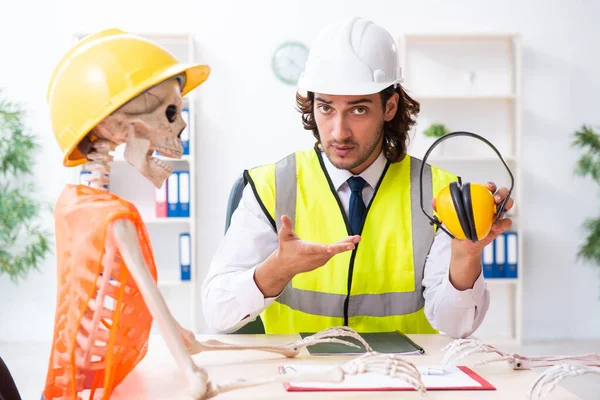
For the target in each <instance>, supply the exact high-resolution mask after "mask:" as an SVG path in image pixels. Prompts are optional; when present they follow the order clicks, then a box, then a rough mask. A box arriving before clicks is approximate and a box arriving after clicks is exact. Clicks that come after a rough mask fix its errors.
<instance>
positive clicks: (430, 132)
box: [423, 123, 450, 155]
mask: <svg viewBox="0 0 600 400" xmlns="http://www.w3.org/2000/svg"><path fill="white" fill-rule="evenodd" d="M448 133H450V131H449V130H448V129H447V128H446V126H445V125H444V124H439V123H435V124H431V125H429V127H428V128H427V129H425V131H424V132H423V135H425V137H428V138H432V139H433V141H436V140H437V139H438V138H440V137H442V136H444V135H446V134H448ZM431 144H433V142H432V143H431ZM431 144H430V145H431ZM444 144H445V143H444V142H442V143H440V144H438V145H437V146H436V148H435V149H434V150H433V151H432V155H433V154H435V153H437V154H438V155H442V154H443V152H444ZM436 150H437V151H436Z"/></svg>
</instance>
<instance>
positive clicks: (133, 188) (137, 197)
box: [73, 32, 198, 331]
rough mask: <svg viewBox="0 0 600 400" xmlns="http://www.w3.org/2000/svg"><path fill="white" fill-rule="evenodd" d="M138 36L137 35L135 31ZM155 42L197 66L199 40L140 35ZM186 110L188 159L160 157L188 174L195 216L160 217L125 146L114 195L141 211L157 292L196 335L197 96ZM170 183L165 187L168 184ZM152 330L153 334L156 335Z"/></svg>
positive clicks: (114, 168)
mask: <svg viewBox="0 0 600 400" xmlns="http://www.w3.org/2000/svg"><path fill="white" fill-rule="evenodd" d="M133 33H136V32H133ZM87 34H88V33H81V34H75V35H74V37H73V41H74V43H75V42H77V41H79V40H81V39H83V38H84V37H85V36H87ZM136 34H138V35H140V36H142V37H144V38H148V39H151V40H153V41H155V42H157V43H158V44H160V45H162V46H163V47H164V48H166V49H167V50H168V51H170V52H171V53H172V54H173V55H174V56H175V57H176V58H177V59H178V60H179V61H180V62H182V63H194V62H196V60H195V58H196V54H195V41H194V38H193V36H191V35H188V34H165V35H162V34H149V33H136ZM183 100H184V107H183V108H184V109H185V108H187V109H188V111H189V121H187V122H188V128H187V129H188V132H189V154H184V155H183V156H182V157H181V159H179V160H173V159H169V158H167V157H164V156H160V155H158V156H156V155H155V157H157V158H159V159H161V160H164V161H166V162H168V163H170V164H171V165H172V166H173V169H174V171H186V172H189V182H190V187H189V189H190V192H189V194H190V202H189V203H190V212H189V217H157V216H156V210H155V188H154V186H153V185H152V184H151V183H150V182H149V181H148V180H146V178H144V177H143V176H142V175H141V174H140V173H139V172H138V171H137V170H136V169H135V168H134V167H132V166H131V165H129V164H128V163H127V161H126V160H125V159H124V157H123V150H124V146H123V145H121V146H119V147H117V149H116V150H115V152H114V153H113V155H114V161H113V162H112V163H111V175H110V176H111V177H110V187H109V190H110V191H111V192H112V193H115V194H117V195H118V196H120V197H122V198H124V199H126V200H128V201H130V202H132V203H133V204H134V205H135V206H136V207H137V209H138V211H139V212H140V214H141V216H142V219H143V220H144V223H145V225H146V229H147V231H148V234H149V236H150V241H151V244H152V249H153V251H154V256H155V261H156V268H157V275H158V288H159V290H160V292H161V294H162V295H163V297H164V299H165V301H166V303H167V305H168V307H169V309H170V311H171V313H172V314H173V316H174V317H175V319H176V320H177V321H178V322H179V323H181V325H182V326H184V327H185V328H187V329H190V330H192V331H194V330H195V329H196V323H197V321H196V320H197V304H198V301H197V298H198V295H197V292H196V291H197V287H198V282H197V280H198V266H197V261H196V260H197V255H196V246H195V242H196V238H197V227H196V220H197V219H196V207H195V198H196V181H197V176H196V168H195V160H196V157H197V155H196V151H197V146H196V140H195V135H194V131H195V127H196V114H197V112H196V100H195V91H192V92H191V93H189V94H188V95H186V96H185V97H184V99H183ZM80 172H81V167H76V168H74V176H73V182H74V183H79V182H80ZM165 184H166V182H165ZM181 233H189V235H190V279H189V280H182V279H181V271H180V263H179V257H180V252H179V235H180V234H181ZM156 329H157V328H156V327H153V330H156Z"/></svg>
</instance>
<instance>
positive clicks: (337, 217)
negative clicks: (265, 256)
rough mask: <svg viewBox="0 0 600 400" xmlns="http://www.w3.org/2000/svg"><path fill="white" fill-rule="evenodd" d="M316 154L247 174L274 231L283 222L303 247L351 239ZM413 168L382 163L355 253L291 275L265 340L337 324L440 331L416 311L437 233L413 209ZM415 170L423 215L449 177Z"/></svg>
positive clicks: (408, 162) (266, 314) (267, 322)
mask: <svg viewBox="0 0 600 400" xmlns="http://www.w3.org/2000/svg"><path fill="white" fill-rule="evenodd" d="M322 157H325V155H324V154H322V153H321V151H320V150H318V149H316V148H315V149H312V150H306V151H299V152H296V153H292V154H290V155H289V156H287V157H286V158H284V159H282V160H280V161H278V162H276V163H273V164H268V165H263V166H260V167H257V168H253V169H250V170H247V171H245V177H246V179H247V180H248V182H249V184H250V185H251V186H252V189H253V191H254V194H255V195H256V197H257V199H258V200H259V203H260V205H261V207H262V209H263V211H264V212H265V214H266V216H267V218H268V219H269V220H270V221H271V224H272V225H273V229H274V230H275V231H279V229H280V225H281V222H280V221H281V220H280V218H281V216H282V215H287V216H289V217H290V219H291V220H292V225H293V229H294V231H295V232H296V234H297V235H298V236H299V237H300V238H301V239H303V240H307V241H311V242H318V243H325V244H330V243H334V242H337V241H338V240H340V239H343V238H344V237H346V236H347V235H350V234H351V231H350V225H349V222H348V218H347V216H346V214H345V212H344V209H343V207H342V205H341V202H340V200H339V198H338V196H337V191H336V190H335V188H334V187H333V184H332V183H331V179H330V178H329V176H328V174H327V172H326V169H325V165H324V164H323V159H322ZM420 169H421V161H420V160H418V159H416V158H413V157H410V156H406V157H405V158H404V159H403V160H402V161H400V162H397V163H389V162H388V163H387V164H386V167H385V169H384V172H383V174H382V177H381V178H380V180H379V182H378V184H377V187H376V188H375V192H374V195H373V198H372V200H371V202H370V204H369V205H368V208H367V213H366V216H365V221H364V225H363V228H362V232H361V233H360V235H361V241H360V242H359V243H358V245H357V246H356V248H355V249H354V250H353V251H348V252H345V253H341V254H338V255H336V256H334V257H332V258H331V259H330V260H329V261H328V262H327V263H326V264H325V265H324V266H322V267H320V268H317V269H316V270H314V271H310V272H306V273H301V274H298V275H296V276H295V277H294V278H293V279H292V280H291V281H290V283H289V284H288V285H287V286H286V288H285V290H284V291H283V293H282V294H281V295H280V296H279V297H278V298H277V299H276V300H275V301H274V302H273V303H272V304H271V305H270V306H269V307H267V308H266V309H265V310H264V311H263V312H262V313H261V318H262V320H263V323H264V326H265V331H266V333H277V334H285V333H298V332H316V331H319V330H322V329H326V328H330V327H332V326H340V325H347V326H349V327H351V328H353V329H355V330H356V331H358V332H388V331H395V330H399V331H401V332H404V333H438V332H437V331H436V330H435V329H434V328H433V327H432V326H431V324H430V323H429V321H428V320H427V318H426V317H425V313H424V310H423V307H424V303H425V301H424V298H423V290H424V288H423V286H422V280H423V271H424V268H425V259H426V257H427V254H428V252H429V248H430V247H431V244H432V243H433V238H434V235H435V229H434V227H432V226H431V224H430V222H429V220H428V219H427V218H426V217H425V215H423V212H422V210H421V203H420V200H419V195H420V191H419V172H420ZM423 172H424V173H423V198H424V200H423V205H424V207H426V208H425V209H426V210H427V211H428V212H429V213H431V211H432V210H431V199H432V198H433V194H434V193H435V194H437V193H438V191H439V190H440V189H441V188H442V187H444V186H446V185H447V184H449V183H450V182H452V181H456V180H457V177H456V175H453V174H451V173H449V172H446V171H444V170H441V169H439V168H436V167H433V166H429V165H426V166H425V168H424V169H423ZM430 215H431V214H430Z"/></svg>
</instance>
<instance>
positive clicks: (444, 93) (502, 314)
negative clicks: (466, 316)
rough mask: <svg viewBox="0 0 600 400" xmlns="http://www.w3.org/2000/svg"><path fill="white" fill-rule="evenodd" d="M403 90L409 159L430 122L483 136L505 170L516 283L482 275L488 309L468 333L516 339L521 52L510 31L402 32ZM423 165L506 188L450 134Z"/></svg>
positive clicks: (497, 169)
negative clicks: (409, 110)
mask: <svg viewBox="0 0 600 400" xmlns="http://www.w3.org/2000/svg"><path fill="white" fill-rule="evenodd" d="M399 47H400V51H401V62H402V64H403V73H404V77H405V81H404V84H403V86H404V88H405V89H406V90H407V92H408V94H409V95H410V96H411V97H413V98H414V99H415V100H417V101H419V103H420V105H421V112H420V114H419V117H418V119H417V125H416V129H415V132H413V134H412V136H411V143H410V144H409V148H408V152H409V154H411V155H413V156H415V157H419V158H422V157H423V156H424V154H425V152H426V151H427V149H428V148H429V147H430V146H431V144H432V143H433V141H434V140H435V139H434V138H427V137H425V136H424V135H423V132H424V131H425V130H426V129H427V127H428V126H429V125H430V124H432V123H443V124H444V125H445V126H446V127H447V128H448V129H449V130H450V131H470V132H474V133H477V134H479V135H481V136H484V137H486V138H487V139H488V140H489V141H490V142H492V144H494V146H496V148H498V150H499V151H500V153H501V154H502V156H503V158H504V159H505V161H506V162H507V164H508V166H509V168H510V169H511V171H512V174H513V177H514V181H515V186H514V189H513V194H512V197H513V198H514V199H515V202H516V206H515V207H514V209H513V210H511V211H512V212H511V213H510V214H511V215H510V217H511V218H512V220H513V226H512V228H511V231H515V232H517V234H518V270H517V278H487V279H486V283H487V287H488V289H489V290H490V295H491V305H490V309H489V311H488V314H487V316H486V318H485V320H484V322H483V324H482V325H481V327H480V328H479V329H478V330H477V331H476V332H475V336H477V337H480V338H482V339H488V340H489V339H492V340H496V341H506V342H516V343H520V342H521V337H522V292H523V272H524V269H525V268H526V266H524V265H523V259H524V257H523V250H524V248H523V230H522V218H521V215H520V205H521V204H522V201H521V193H522V190H521V182H522V171H521V170H522V167H521V135H522V133H521V47H520V37H519V35H518V34H506V35H505V34H492V35H477V34H431V35H429V34H406V35H404V36H402V37H401V38H399ZM427 162H428V163H431V164H433V165H436V166H439V167H441V168H445V169H447V170H449V171H451V172H454V173H456V174H457V175H460V176H461V177H462V179H463V182H478V183H485V182H487V181H494V182H496V183H497V184H498V185H499V186H506V187H509V185H510V179H509V177H508V173H507V172H506V169H505V168H504V166H503V165H502V162H501V161H500V160H499V159H498V157H497V156H496V154H495V153H494V152H493V150H491V149H489V148H488V147H487V146H486V145H485V143H483V142H481V141H478V140H476V139H474V138H466V137H465V138H462V137H457V138H455V139H454V140H453V139H450V140H447V141H444V142H442V143H440V144H439V145H438V147H436V148H435V149H434V150H433V152H432V154H431V155H430V157H429V158H428V160H427Z"/></svg>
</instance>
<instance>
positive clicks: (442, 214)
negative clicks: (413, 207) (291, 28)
mask: <svg viewBox="0 0 600 400" xmlns="http://www.w3.org/2000/svg"><path fill="white" fill-rule="evenodd" d="M455 136H470V137H474V138H476V139H479V140H481V141H483V142H484V143H486V144H487V145H488V146H490V147H491V148H492V149H493V150H494V152H495V153H496V154H497V155H498V157H499V158H500V160H501V161H502V163H503V164H504V166H505V167H506V170H507V171H508V174H509V175H510V189H509V190H508V195H507V196H506V198H505V199H504V200H503V201H502V203H501V204H498V205H496V203H495V202H494V196H493V193H491V192H490V191H489V190H488V188H487V187H485V186H484V185H481V184H478V183H468V182H467V183H464V184H463V183H462V181H461V179H460V177H459V178H458V182H452V183H450V184H449V185H447V186H445V187H444V188H442V190H440V191H439V192H438V194H437V196H436V209H437V214H438V215H439V218H438V217H437V216H433V217H432V216H430V215H428V214H427V212H426V211H425V208H424V207H423V168H424V167H425V165H426V161H427V157H429V154H430V153H431V151H432V150H433V149H434V148H435V146H437V145H438V144H439V143H440V142H442V141H443V140H446V139H449V138H451V137H455ZM420 176H421V178H420V183H419V186H420V188H419V189H420V192H421V210H423V213H424V214H425V216H426V217H427V218H428V219H429V221H430V223H431V225H436V226H438V227H439V228H441V229H442V230H443V231H444V232H446V233H447V234H448V235H450V237H451V238H453V239H454V238H458V239H461V240H470V241H472V242H477V241H479V240H481V239H483V238H485V237H486V236H487V235H488V233H489V232H490V230H491V229H492V225H493V223H494V222H495V221H497V220H498V219H499V218H500V215H501V212H500V210H505V208H504V206H505V204H506V202H507V201H508V199H509V198H510V195H511V193H512V190H513V187H514V178H513V174H512V172H511V171H510V168H508V165H507V164H506V162H505V161H504V158H502V155H501V154H500V152H499V151H498V150H497V149H496V147H494V145H493V144H492V143H490V142H489V141H488V140H487V139H485V138H483V137H481V136H479V135H477V134H475V133H471V132H452V133H449V134H447V135H444V136H442V137H440V138H439V139H437V140H436V141H435V142H433V144H432V145H431V147H430V148H429V149H428V150H427V152H426V153H425V156H424V157H423V161H422V163H421V175H420ZM505 211H506V210H505ZM442 224H443V225H442ZM444 226H445V227H444ZM446 228H447V229H446Z"/></svg>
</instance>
